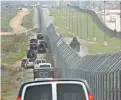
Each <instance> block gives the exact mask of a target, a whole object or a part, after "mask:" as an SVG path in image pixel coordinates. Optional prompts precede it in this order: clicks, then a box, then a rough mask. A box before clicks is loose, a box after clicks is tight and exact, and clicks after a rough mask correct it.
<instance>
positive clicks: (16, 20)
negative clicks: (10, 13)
mask: <svg viewBox="0 0 121 100" xmlns="http://www.w3.org/2000/svg"><path fill="white" fill-rule="evenodd" d="M29 13H30V12H29V10H28V9H27V8H22V10H20V12H18V13H17V15H16V16H15V17H13V18H12V19H11V21H10V23H9V25H10V27H11V28H12V30H13V31H12V32H0V35H12V34H17V33H20V32H22V31H23V30H26V28H25V27H23V26H22V25H21V24H22V21H23V18H24V16H26V15H28V14H29Z"/></svg>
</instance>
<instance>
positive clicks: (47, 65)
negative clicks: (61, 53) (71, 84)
mask: <svg viewBox="0 0 121 100" xmlns="http://www.w3.org/2000/svg"><path fill="white" fill-rule="evenodd" d="M40 67H50V65H40Z"/></svg>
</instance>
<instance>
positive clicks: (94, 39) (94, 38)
mask: <svg viewBox="0 0 121 100" xmlns="http://www.w3.org/2000/svg"><path fill="white" fill-rule="evenodd" d="M93 41H96V37H95V23H94V3H93Z"/></svg>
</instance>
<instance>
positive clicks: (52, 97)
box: [16, 79, 94, 100]
mask: <svg viewBox="0 0 121 100" xmlns="http://www.w3.org/2000/svg"><path fill="white" fill-rule="evenodd" d="M16 100H94V97H93V95H92V93H91V90H90V88H89V85H88V84H87V82H86V81H85V80H80V79H49V80H48V79H47V80H39V81H33V82H27V83H24V84H22V86H21V88H20V91H19V94H18V97H17V99H16Z"/></svg>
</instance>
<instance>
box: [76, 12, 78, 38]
mask: <svg viewBox="0 0 121 100" xmlns="http://www.w3.org/2000/svg"><path fill="white" fill-rule="evenodd" d="M76 21H77V37H78V11H77V19H76Z"/></svg>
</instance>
